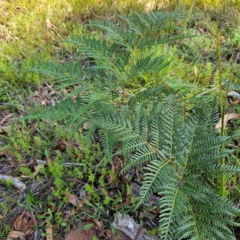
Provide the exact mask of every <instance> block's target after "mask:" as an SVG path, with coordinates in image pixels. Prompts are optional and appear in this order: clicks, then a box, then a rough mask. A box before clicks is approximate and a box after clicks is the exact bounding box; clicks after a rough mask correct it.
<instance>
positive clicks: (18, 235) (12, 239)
mask: <svg viewBox="0 0 240 240" xmlns="http://www.w3.org/2000/svg"><path fill="white" fill-rule="evenodd" d="M18 239H20V240H25V234H24V233H22V232H19V231H11V232H10V233H9V234H8V238H7V240H18Z"/></svg>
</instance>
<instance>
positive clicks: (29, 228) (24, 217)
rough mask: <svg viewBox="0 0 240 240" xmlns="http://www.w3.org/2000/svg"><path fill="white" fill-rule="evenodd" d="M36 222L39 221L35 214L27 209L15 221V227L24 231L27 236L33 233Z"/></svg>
mask: <svg viewBox="0 0 240 240" xmlns="http://www.w3.org/2000/svg"><path fill="white" fill-rule="evenodd" d="M36 224H37V222H36V220H35V217H34V216H33V214H32V213H30V212H28V211H25V212H23V213H22V214H21V215H20V216H19V217H18V218H17V219H16V220H15V221H14V223H13V229H14V230H16V231H19V232H22V233H24V235H25V236H26V237H27V236H30V235H32V234H33V232H34V229H33V226H35V225H36Z"/></svg>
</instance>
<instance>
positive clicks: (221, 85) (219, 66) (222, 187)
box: [217, 16, 225, 196]
mask: <svg viewBox="0 0 240 240" xmlns="http://www.w3.org/2000/svg"><path fill="white" fill-rule="evenodd" d="M219 18H220V17H219V16H218V18H217V60H218V61H217V62H218V85H219V101H220V113H221V124H222V126H221V135H222V136H223V135H224V112H225V104H224V96H223V84H222V72H221V43H220V40H221V32H220V20H219ZM222 147H223V148H224V145H223V146H222ZM221 164H222V165H223V164H225V158H222V159H221ZM224 189H225V177H224V176H221V179H220V194H221V196H224V195H225V193H224Z"/></svg>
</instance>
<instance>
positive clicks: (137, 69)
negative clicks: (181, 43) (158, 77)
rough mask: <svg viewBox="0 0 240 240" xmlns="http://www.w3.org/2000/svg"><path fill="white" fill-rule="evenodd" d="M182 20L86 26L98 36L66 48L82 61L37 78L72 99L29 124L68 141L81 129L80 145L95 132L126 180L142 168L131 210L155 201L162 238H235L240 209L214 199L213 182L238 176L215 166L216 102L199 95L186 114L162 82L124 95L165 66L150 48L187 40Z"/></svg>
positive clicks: (47, 68) (45, 69) (151, 16)
mask: <svg viewBox="0 0 240 240" xmlns="http://www.w3.org/2000/svg"><path fill="white" fill-rule="evenodd" d="M179 20H180V16H179V15H178V14H177V13H163V12H152V13H147V14H140V13H132V15H131V16H120V17H119V20H118V21H115V22H111V21H99V20H97V21H92V22H91V23H89V24H88V25H87V26H86V28H87V29H88V30H89V29H90V31H94V32H96V31H97V33H98V34H97V35H95V36H94V35H93V34H89V35H86V36H72V37H70V38H69V39H68V40H66V42H69V43H72V44H75V45H76V46H77V48H78V51H79V53H80V54H79V57H78V58H76V59H74V60H73V61H72V62H70V63H63V64H60V65H54V64H45V65H42V66H40V67H38V68H35V69H34V70H35V71H38V72H39V73H41V74H43V75H45V76H49V77H51V78H54V80H55V82H56V87H58V88H66V87H67V88H70V90H71V93H70V94H69V95H68V97H67V98H66V99H63V100H62V101H60V102H59V103H57V104H56V106H51V107H50V106H48V107H46V108H44V109H43V110H39V109H37V110H35V111H33V112H32V114H30V116H28V118H32V119H38V118H43V119H50V120H52V121H56V122H59V124H62V125H63V126H65V128H66V129H69V128H71V133H70V135H71V136H72V135H74V133H75V132H77V131H78V129H79V128H80V127H82V126H83V124H84V123H87V125H88V126H89V129H87V130H86V136H88V139H90V137H91V134H92V133H93V132H94V131H95V130H98V132H99V134H100V137H101V144H102V148H103V149H104V153H105V156H106V158H108V159H109V161H110V160H111V158H112V157H113V150H114V148H117V153H116V154H119V153H121V154H123V155H124V156H125V159H126V161H125V166H124V167H123V169H122V174H125V172H126V171H127V170H129V169H131V168H133V167H135V166H141V167H142V168H143V171H144V180H143V183H142V188H141V193H140V196H139V199H138V203H137V205H136V209H138V208H139V207H140V206H141V205H143V204H145V203H146V202H147V201H148V199H149V198H150V197H151V196H152V194H156V193H158V194H160V196H161V197H160V200H159V202H158V204H157V206H156V207H157V208H158V209H159V212H160V216H159V230H160V232H161V237H162V239H164V240H168V239H171V240H180V239H191V240H202V239H211V240H212V239H222V240H226V239H234V237H233V234H232V232H231V230H230V228H229V227H230V226H236V225H237V224H236V223H235V222H234V217H235V216H236V215H237V214H239V209H238V207H237V206H235V205H234V204H233V203H232V202H231V201H229V200H227V199H225V198H223V197H221V196H219V195H217V193H216V192H215V191H214V189H213V188H212V186H211V184H210V181H209V179H217V178H219V177H220V176H221V175H227V176H231V174H235V173H239V172H240V168H239V167H235V166H231V165H224V166H222V165H219V159H221V158H223V157H226V156H228V155H229V154H230V152H229V151H228V150H226V149H223V148H222V147H221V146H222V144H223V143H224V142H225V141H226V140H227V138H226V137H222V136H219V134H218V133H217V132H216V131H215V129H214V125H215V119H216V112H217V111H216V104H215V101H214V100H212V99H211V98H210V97H206V96H204V97H203V96H202V97H201V96H200V97H199V98H198V100H197V104H196V106H195V107H191V110H188V111H187V110H186V108H185V106H186V104H187V102H186V101H188V102H189V101H190V100H189V99H188V100H186V99H187V98H185V97H184V94H185V92H184V91H187V89H188V88H189V87H191V86H188V85H185V87H184V89H186V90H184V91H180V90H181V89H180V87H179V81H172V82H171V83H169V84H168V81H167V80H166V79H165V80H163V81H162V83H163V84H161V85H159V86H151V87H145V86H144V87H145V88H144V90H142V89H141V87H142V86H141V84H140V83H139V82H137V84H138V85H139V87H138V88H137V89H136V90H137V91H131V90H132V89H128V88H127V86H128V84H131V83H133V82H134V81H135V83H136V81H137V80H138V79H140V80H141V78H142V77H143V76H144V75H146V74H148V73H159V72H161V71H162V69H164V68H165V67H167V66H168V64H169V59H168V58H167V57H165V56H159V55H158V54H157V53H156V52H155V53H153V52H152V51H151V47H152V46H153V45H157V44H166V43H168V42H170V41H173V40H176V39H181V38H182V37H186V36H184V35H183V34H182V33H181V28H180V27H179V26H178V22H179ZM136 92H137V93H136ZM72 96H74V98H72ZM194 103H195V102H193V103H192V104H193V105H194ZM119 146H120V147H119ZM130 156H131V157H130Z"/></svg>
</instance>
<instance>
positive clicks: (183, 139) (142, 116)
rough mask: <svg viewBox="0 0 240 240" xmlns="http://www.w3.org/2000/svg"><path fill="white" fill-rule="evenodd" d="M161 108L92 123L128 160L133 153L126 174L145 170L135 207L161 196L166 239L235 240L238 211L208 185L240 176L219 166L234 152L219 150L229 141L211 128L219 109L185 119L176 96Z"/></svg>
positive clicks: (138, 109) (198, 110)
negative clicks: (115, 142) (135, 169)
mask: <svg viewBox="0 0 240 240" xmlns="http://www.w3.org/2000/svg"><path fill="white" fill-rule="evenodd" d="M156 104H157V103H156ZM210 104H211V103H209V105H210ZM139 105H140V106H139ZM160 105H161V106H158V107H156V108H153V109H156V111H155V110H153V111H152V112H149V113H148V112H147V111H146V109H145V106H146V105H145V106H144V105H143V104H141V103H139V104H137V107H136V109H135V113H134V114H133V115H134V116H133V117H131V119H125V118H124V119H121V118H119V117H117V116H115V117H113V116H111V117H98V118H96V119H93V122H94V123H95V124H97V125H98V126H99V127H101V128H103V129H107V131H109V132H112V133H113V134H116V135H115V138H116V139H118V140H120V141H121V143H122V149H121V152H122V153H123V154H125V156H129V153H131V155H132V157H131V158H129V159H128V161H127V163H126V165H125V167H124V169H123V170H122V172H123V173H124V172H125V171H127V170H128V169H130V168H132V167H133V166H138V165H143V164H144V166H145V167H144V181H143V184H142V189H141V193H140V197H139V201H138V203H137V206H136V208H138V207H139V206H140V205H142V204H144V203H146V202H147V200H148V199H149V198H150V197H151V196H152V194H153V193H159V194H160V195H161V196H162V197H161V198H160V200H159V202H158V206H157V207H158V208H159V209H160V216H159V218H160V221H159V228H160V231H161V232H162V235H161V237H162V239H176V240H177V239H185V238H188V239H234V236H233V234H232V232H231V230H230V229H229V228H228V227H229V226H235V225H237V224H236V223H234V221H233V216H236V215H237V214H239V209H238V207H237V206H235V205H234V204H233V203H232V202H231V201H229V200H227V199H225V198H223V197H221V196H219V195H217V194H216V193H215V191H214V190H213V189H212V187H211V185H210V184H208V179H209V178H211V177H212V178H214V177H216V176H220V175H221V174H227V175H231V174H234V173H239V172H240V168H239V167H235V166H219V165H218V164H217V162H218V161H219V159H221V158H222V157H226V156H228V155H229V154H230V152H229V151H228V150H223V149H222V148H221V146H222V143H223V142H225V141H226V137H222V136H219V135H218V133H217V132H216V131H215V129H214V127H213V126H214V121H213V120H212V115H213V112H214V110H215V109H214V108H211V107H208V108H207V109H206V107H205V106H202V107H197V108H196V109H194V110H193V113H192V115H190V116H189V117H188V119H186V120H184V112H183V108H181V105H180V104H179V102H178V99H176V98H174V97H173V95H170V96H168V97H167V96H166V101H165V103H164V104H160ZM205 111H207V114H206V113H205V114H204V112H205Z"/></svg>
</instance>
